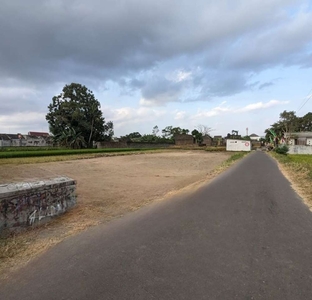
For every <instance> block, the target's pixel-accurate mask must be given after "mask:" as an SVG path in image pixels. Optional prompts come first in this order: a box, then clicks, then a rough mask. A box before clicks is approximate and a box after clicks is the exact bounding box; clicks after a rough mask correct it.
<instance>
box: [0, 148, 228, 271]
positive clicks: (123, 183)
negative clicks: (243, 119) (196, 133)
mask: <svg viewBox="0 0 312 300" xmlns="http://www.w3.org/2000/svg"><path fill="white" fill-rule="evenodd" d="M229 157H230V154H228V153H209V152H206V151H174V152H171V151H170V152H160V153H148V154H137V155H126V156H113V157H101V158H93V159H83V160H71V161H61V162H51V163H38V164H20V165H14V164H13V165H12V164H10V165H1V167H0V183H8V182H18V181H24V180H26V181H27V180H30V181H32V180H35V179H44V178H51V177H57V176H68V177H71V178H73V179H75V180H77V195H78V205H77V206H76V207H75V208H74V209H72V210H71V211H70V212H68V213H66V214H65V215H63V216H61V217H59V218H56V219H55V220H53V221H52V222H51V223H49V224H47V225H44V226H43V227H41V228H39V229H35V230H31V231H29V232H27V233H23V234H22V235H21V236H18V237H17V238H15V239H14V243H13V244H12V240H11V241H10V242H9V243H8V245H7V246H6V248H5V249H2V250H3V251H4V250H5V252H6V254H5V255H4V256H3V257H2V258H4V259H2V270H3V267H5V268H8V269H11V268H12V267H14V266H18V265H21V263H22V264H24V263H25V262H27V261H28V260H29V259H30V258H31V257H33V256H34V255H36V254H38V253H39V252H41V251H43V250H45V249H47V248H48V247H49V246H51V245H53V244H55V243H57V242H59V241H61V240H62V239H64V238H65V237H66V236H69V235H71V234H74V233H77V232H79V231H81V230H83V229H85V228H87V227H88V226H93V225H96V224H99V223H102V222H107V221H109V220H111V219H113V218H116V217H119V216H122V215H124V214H126V213H128V212H130V211H133V210H136V209H138V208H140V207H142V206H144V205H146V204H148V203H150V202H152V201H158V200H161V199H164V198H168V196H170V195H172V194H174V193H176V192H178V191H179V190H181V189H185V188H186V187H188V189H189V190H190V189H194V188H196V187H197V186H198V185H199V184H200V183H201V182H204V181H207V180H209V179H210V178H212V177H213V173H214V170H215V169H216V168H217V167H218V166H220V165H221V164H222V162H224V161H225V160H227V159H228V158H229ZM1 247H2V248H3V246H1ZM0 269H1V265H0Z"/></svg>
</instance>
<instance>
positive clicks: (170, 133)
mask: <svg viewBox="0 0 312 300" xmlns="http://www.w3.org/2000/svg"><path fill="white" fill-rule="evenodd" d="M161 132H162V134H163V137H164V138H167V139H173V137H174V135H175V134H188V133H189V130H188V129H184V128H180V127H173V126H167V127H165V128H164V129H163V130H162V131H161Z"/></svg>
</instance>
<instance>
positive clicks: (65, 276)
mask: <svg viewBox="0 0 312 300" xmlns="http://www.w3.org/2000/svg"><path fill="white" fill-rule="evenodd" d="M0 299H1V300H2V299H3V300H10V299H23V300H28V299H29V300H30V299H31V300H35V299H40V300H50V299H58V300H61V299H75V300H76V299H118V300H119V299H144V300H147V299H179V300H181V299H195V300H197V299H220V300H226V299H266V300H267V299H274V300H278V299H283V300H285V299H290V300H296V299H312V215H311V212H310V211H309V210H308V209H307V207H306V206H305V205H304V204H303V203H302V201H301V199H300V198H299V197H298V196H297V195H296V194H295V193H294V191H293V190H292V189H291V187H290V185H289V183H288V181H287V180H286V179H285V178H284V177H283V175H282V174H281V173H280V171H279V170H278V168H277V166H276V164H275V162H274V161H273V160H272V159H271V158H270V157H268V156H267V155H266V154H265V153H262V152H255V153H252V154H250V155H249V156H247V157H246V158H245V159H243V160H242V161H241V162H239V163H238V164H237V165H236V166H234V167H232V168H231V169H230V170H228V171H227V172H225V173H224V174H222V175H221V176H219V177H218V178H217V179H216V180H214V181H213V182H212V183H211V184H209V185H206V186H205V187H203V188H201V189H200V190H198V191H197V192H196V193H194V194H192V195H191V196H188V197H186V196H184V197H181V196H180V197H176V198H174V199H172V200H171V201H165V202H162V203H161V204H157V205H151V206H149V207H148V208H144V209H141V210H140V211H138V212H136V213H133V214H130V215H128V216H126V217H124V218H122V219H119V220H117V221H113V222H111V223H110V224H109V225H105V226H99V227H97V228H93V229H90V230H88V231H86V232H84V233H82V234H80V235H79V236H75V237H72V238H70V239H68V240H66V241H65V242H62V243H61V244H59V245H58V246H56V247H54V248H53V249H51V250H50V251H48V252H47V253H45V254H44V255H43V256H41V257H40V258H38V259H36V260H35V261H34V262H32V263H31V264H30V265H28V266H27V267H26V268H24V269H23V270H21V271H19V272H18V273H17V274H15V275H14V276H13V277H12V278H11V279H10V280H9V281H6V282H1V285H0Z"/></svg>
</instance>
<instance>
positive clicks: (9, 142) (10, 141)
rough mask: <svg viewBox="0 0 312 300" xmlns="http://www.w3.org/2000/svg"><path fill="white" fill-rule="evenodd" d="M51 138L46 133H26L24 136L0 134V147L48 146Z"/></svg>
mask: <svg viewBox="0 0 312 300" xmlns="http://www.w3.org/2000/svg"><path fill="white" fill-rule="evenodd" d="M51 144H52V141H51V137H50V135H49V134H48V133H46V132H33V131H30V132H28V135H27V134H25V135H23V134H20V133H17V134H10V133H1V134H0V147H27V146H41V147H42V146H43V147H44V146H50V145H51Z"/></svg>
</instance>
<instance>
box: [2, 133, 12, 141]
mask: <svg viewBox="0 0 312 300" xmlns="http://www.w3.org/2000/svg"><path fill="white" fill-rule="evenodd" d="M0 140H3V141H10V138H9V137H8V135H7V134H5V133H0Z"/></svg>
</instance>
